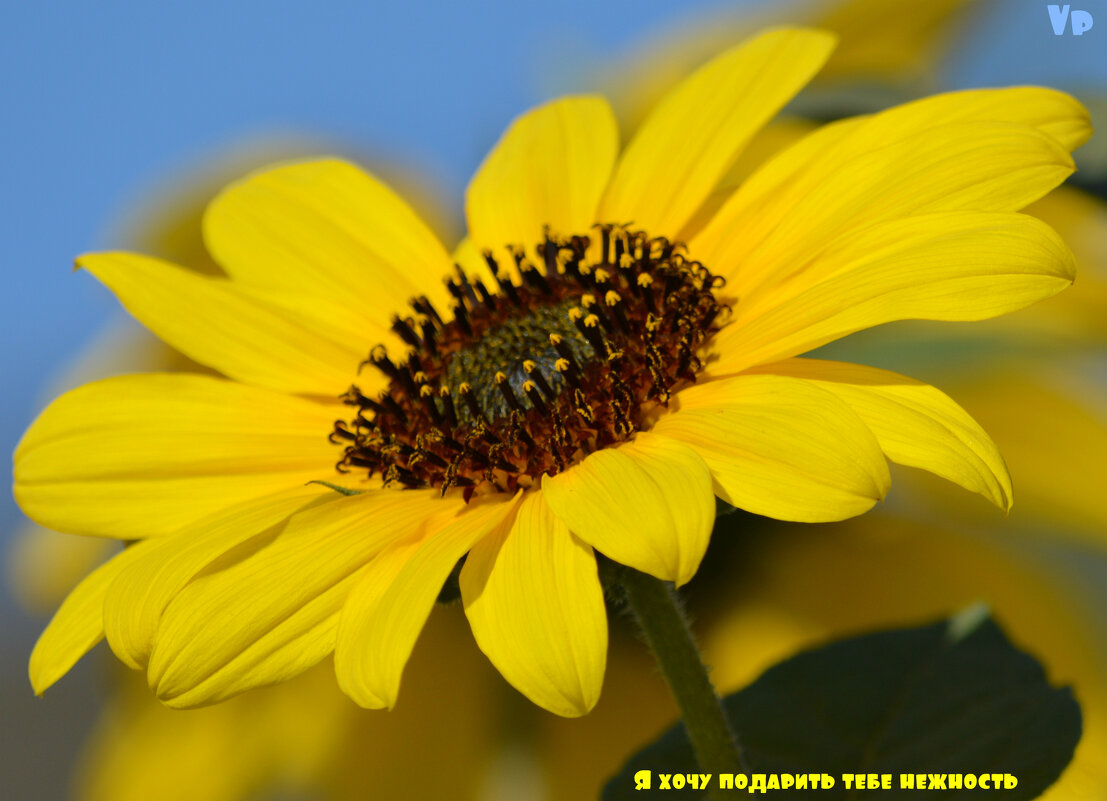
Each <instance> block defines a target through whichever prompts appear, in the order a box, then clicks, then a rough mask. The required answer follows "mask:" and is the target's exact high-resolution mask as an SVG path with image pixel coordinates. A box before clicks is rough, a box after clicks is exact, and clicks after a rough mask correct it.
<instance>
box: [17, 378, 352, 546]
mask: <svg viewBox="0 0 1107 801" xmlns="http://www.w3.org/2000/svg"><path fill="white" fill-rule="evenodd" d="M340 414H341V407H340V406H338V405H337V404H335V405H329V404H322V403H314V402H312V401H307V400H302V399H300V398H294V397H291V396H288V395H283V394H281V393H277V392H271V391H269V390H266V389H259V388H255V387H247V386H243V385H241V384H235V383H232V382H230V381H225V380H223V379H220V378H212V377H208V376H200V375H188V374H184V373H177V374H169V373H151V374H147V375H129V376H118V377H116V378H109V379H105V380H104V381H97V382H95V383H92V384H86V385H84V386H83V387H80V388H78V389H75V390H73V391H71V392H68V393H66V394H65V395H62V396H61V397H60V398H58V399H57V400H56V401H54V403H52V404H51V405H50V406H49V407H48V408H47V409H46V411H44V412H43V413H42V414H41V415H40V416H39V418H38V420H36V421H35V422H34V424H33V425H32V426H31V427H30V428H29V429H28V430H27V433H26V434H25V435H24V436H23V441H22V442H21V443H20V444H19V447H18V448H17V449H16V452H15V497H16V500H17V501H18V502H19V504H20V506H21V507H22V508H23V510H24V512H26V513H27V515H28V516H29V517H31V518H32V519H34V520H36V521H38V522H39V523H41V524H42V525H44V526H47V527H49V528H53V529H57V530H59V531H69V532H72V533H77V534H95V535H100V536H108V537H117V538H120V539H140V538H143V537H152V536H161V535H164V534H168V533H170V532H172V531H175V530H176V529H179V528H180V527H181V526H183V525H185V524H187V523H190V522H192V521H194V520H197V519H199V518H201V517H203V516H204V515H207V514H209V513H211V512H213V511H216V510H219V509H222V508H225V507H227V506H231V505H233V504H235V503H238V502H240V501H243V500H246V499H249V498H255V497H258V496H260V495H265V494H268V493H271V492H277V491H280V490H284V489H288V488H290V487H297V486H301V485H303V484H304V483H305V482H307V481H312V480H315V479H320V478H321V479H328V478H330V477H331V476H334V472H333V467H332V465H333V464H334V462H335V461H336V459H337V457H338V456H339V455H341V454H340V453H339V450H340V449H339V448H338V447H337V446H335V445H331V444H330V443H329V442H327V432H328V431H329V430H330V428H331V427H332V426H333V424H334V420H335V419H336V418H337V416H339V415H340Z"/></svg>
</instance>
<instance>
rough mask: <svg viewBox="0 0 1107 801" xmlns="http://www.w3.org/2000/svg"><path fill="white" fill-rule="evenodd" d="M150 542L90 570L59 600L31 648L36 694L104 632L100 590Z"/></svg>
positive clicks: (98, 640) (72, 663)
mask: <svg viewBox="0 0 1107 801" xmlns="http://www.w3.org/2000/svg"><path fill="white" fill-rule="evenodd" d="M149 547H150V543H145V542H140V543H136V544H135V545H132V546H131V547H130V548H127V549H126V550H124V551H122V552H121V553H118V554H116V555H115V556H114V557H112V558H111V560H109V561H107V562H105V563H104V564H102V565H100V567H98V568H96V569H95V570H93V571H92V572H91V573H89V574H88V576H86V577H85V579H84V580H83V581H82V582H81V583H80V584H78V585H77V586H76V587H75V588H74V589H73V591H72V592H70V593H69V596H68V597H67V598H66V599H65V600H64V601H63V602H62V605H61V607H60V608H59V609H58V611H57V613H56V614H55V615H54V617H53V619H52V620H51V621H50V623H49V624H48V625H47V626H46V630H45V631H43V632H42V636H40V637H39V638H38V642H37V643H35V647H34V650H33V651H31V664H30V671H29V672H30V677H31V686H32V687H33V688H34V690H35V694H36V695H42V693H43V692H44V691H45V690H46V689H47V688H48V687H49V686H50V685H51V684H53V683H54V682H56V681H57V680H58V679H60V678H61V677H62V676H64V675H65V674H66V673H68V672H69V669H70V668H71V667H73V665H75V664H76V663H77V660H78V659H80V658H81V657H82V656H84V655H85V654H87V653H88V652H89V651H90V650H92V647H93V646H94V645H96V643H98V642H100V640H101V639H102V638H103V636H104V593H105V592H106V591H107V589H108V586H109V585H110V584H111V582H112V581H113V580H114V579H115V577H116V576H117V575H119V572H120V571H121V570H123V569H124V568H125V567H127V565H129V564H131V563H132V562H134V561H135V560H136V559H138V558H140V557H141V556H142V555H143V554H144V553H145V552H146V551H147V550H148V549H149Z"/></svg>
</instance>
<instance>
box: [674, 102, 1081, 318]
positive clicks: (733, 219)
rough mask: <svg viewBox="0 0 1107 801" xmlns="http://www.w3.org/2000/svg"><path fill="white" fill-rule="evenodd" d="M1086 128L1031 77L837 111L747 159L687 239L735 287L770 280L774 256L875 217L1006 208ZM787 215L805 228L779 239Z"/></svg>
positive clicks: (1064, 166)
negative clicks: (745, 174)
mask: <svg viewBox="0 0 1107 801" xmlns="http://www.w3.org/2000/svg"><path fill="white" fill-rule="evenodd" d="M1027 128H1030V129H1031V131H1027ZM1090 131H1092V129H1090V125H1089V124H1088V116H1087V111H1086V110H1085V108H1084V107H1083V106H1082V105H1080V104H1079V103H1078V102H1076V101H1075V100H1073V98H1072V97H1069V96H1068V95H1066V94H1063V93H1061V92H1055V91H1053V90H1045V89H1037V87H1015V89H1005V90H977V91H971V92H954V93H950V94H945V95H938V96H934V97H928V98H924V100H920V101H915V102H913V103H908V104H906V105H902V106H897V107H894V108H890V110H888V111H886V112H881V113H880V114H876V115H872V116H869V117H855V118H851V119H845V121H841V122H838V123H832V124H830V125H826V126H824V127H823V128H820V129H819V131H817V132H815V133H813V134H810V135H809V136H807V137H805V138H804V139H801V141H800V142H798V143H797V144H796V145H794V146H793V147H790V148H788V149H786V150H784V152H783V153H780V154H779V155H777V156H776V157H775V158H773V159H770V160H769V162H768V163H767V164H766V165H765V166H764V167H762V169H759V170H757V171H756V173H755V174H754V175H753V176H752V177H751V178H749V180H748V181H746V184H745V185H744V186H743V187H742V188H741V189H739V190H738V191H737V193H735V194H734V196H733V197H732V198H731V199H730V200H728V201H727V202H726V204H725V205H724V206H723V208H722V209H721V210H720V211H718V214H717V215H716V216H715V217H714V219H713V220H712V222H711V225H708V226H707V227H706V228H705V229H703V230H702V231H701V232H700V233H697V235H696V236H695V237H694V239H693V241H692V242H691V246H692V251H693V252H694V253H695V258H697V259H701V260H703V261H704V263H706V264H710V266H711V267H712V269H714V270H715V271H717V272H722V273H723V274H726V275H727V278H728V279H730V281H731V290H732V291H733V292H735V293H736V294H738V295H739V297H744V295H746V294H747V293H748V292H751V291H753V289H755V288H756V287H757V285H759V284H761V283H762V282H765V281H774V282H775V281H779V280H780V277H779V274H778V272H777V269H778V268H779V264H782V263H794V262H796V261H801V260H803V258H804V256H805V254H807V256H809V254H811V253H815V252H817V251H818V249H819V248H821V247H823V246H824V245H825V243H826V241H827V238H828V237H834V236H838V235H840V233H842V232H844V231H846V230H848V229H849V228H858V227H860V226H861V225H868V223H869V222H871V221H875V220H876V219H889V218H890V216H891V215H892V214H899V215H902V214H913V212H915V211H918V210H928V211H938V210H958V209H964V210H975V211H1016V210H1018V209H1020V208H1022V207H1023V206H1025V205H1027V204H1028V202H1031V201H1032V200H1034V199H1036V198H1038V197H1041V196H1042V195H1044V194H1045V193H1046V191H1048V190H1049V189H1052V188H1053V187H1054V186H1056V185H1057V184H1059V183H1061V181H1062V180H1063V179H1064V178H1065V177H1066V176H1067V175H1068V174H1069V173H1070V171H1072V169H1073V165H1072V159H1070V157H1069V156H1068V155H1067V152H1068V150H1069V149H1072V148H1073V147H1076V146H1078V145H1079V144H1080V143H1082V142H1083V141H1084V139H1086V138H1087V136H1089V135H1090ZM1034 132H1037V133H1038V134H1042V137H1038V136H1035V133H1034ZM1043 137H1044V138H1043ZM942 143H944V146H943V144H942ZM911 176H915V177H914V179H913V180H912V179H909V177H911ZM797 219H804V221H805V226H807V225H810V228H805V233H804V236H803V237H800V238H799V239H796V240H794V241H792V242H789V241H787V240H788V237H790V236H793V235H794V231H792V226H793V225H795V221H796V220H797ZM736 232H741V236H736Z"/></svg>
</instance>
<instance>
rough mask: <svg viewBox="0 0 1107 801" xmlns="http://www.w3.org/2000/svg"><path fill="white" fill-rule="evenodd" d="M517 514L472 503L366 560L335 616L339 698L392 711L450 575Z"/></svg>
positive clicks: (501, 502) (507, 507) (507, 506)
mask: <svg viewBox="0 0 1107 801" xmlns="http://www.w3.org/2000/svg"><path fill="white" fill-rule="evenodd" d="M517 506H518V504H517V503H515V502H513V501H511V500H509V499H506V498H494V499H492V501H491V502H488V503H482V502H480V501H473V502H472V503H471V504H470V505H469V506H468V507H466V508H465V509H464V511H461V512H460V514H459V515H458V516H457V517H456V518H453V519H451V520H449V521H448V522H446V523H445V525H443V526H442V527H441V528H439V529H438V530H435V531H428V532H427V535H426V536H425V537H422V538H419V539H414V540H408V541H404V542H401V543H398V544H396V545H394V546H392V547H391V548H389V549H388V550H387V551H385V552H384V553H382V554H381V555H380V556H378V557H377V558H375V559H374V560H373V562H372V564H371V565H370V566H369V567H368V568H367V569H366V570H365V572H364V573H363V574H362V576H361V578H359V580H358V584H357V586H356V587H354V589H353V590H352V591H351V592H350V597H349V599H348V600H347V601H346V605H345V607H344V608H343V610H342V618H341V622H340V625H339V629H338V641H337V643H336V645H335V653H334V668H335V673H336V675H337V676H338V683H339V686H341V687H342V691H343V692H345V693H346V694H347V695H349V696H350V697H351V698H353V699H354V700H355V701H357V702H358V703H359V704H361V705H362V706H364V707H368V708H370V709H379V708H381V707H388V708H390V709H391V708H392V706H393V705H394V704H395V703H396V697H397V695H398V694H399V691H400V678H401V675H402V674H403V670H404V666H405V665H406V664H407V660H408V657H409V656H411V649H412V647H414V645H415V640H416V639H417V638H418V636H419V632H420V631H422V629H423V625H424V624H425V623H426V622H427V617H428V616H429V615H430V612H431V609H432V608H433V606H434V601H435V599H436V598H437V597H438V593H439V592H440V591H441V590H442V585H443V584H444V583H445V581H446V579H447V577H448V576H449V575H450V571H451V570H453V569H454V566H455V565H456V564H457V561H458V560H459V559H460V558H461V557H462V556H464V555H465V554H466V552H468V550H469V549H470V548H471V547H473V544H474V543H476V542H477V541H478V540H480V539H481V538H482V537H485V536H488V535H491V534H492V533H493V532H494V531H495V530H496V529H497V527H499V526H501V525H503V524H504V523H505V521H506V522H507V524H510V520H511V516H512V513H513V512H514V511H515V509H516V508H517ZM428 528H430V527H428Z"/></svg>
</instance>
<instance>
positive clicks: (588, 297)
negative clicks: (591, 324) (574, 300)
mask: <svg viewBox="0 0 1107 801" xmlns="http://www.w3.org/2000/svg"><path fill="white" fill-rule="evenodd" d="M580 305H581V306H583V307H584V308H586V309H591V308H592V307H593V306H595V305H596V296H595V295H593V294H592V293H591V292H586V293H585V294H583V295H581V296H580Z"/></svg>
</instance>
